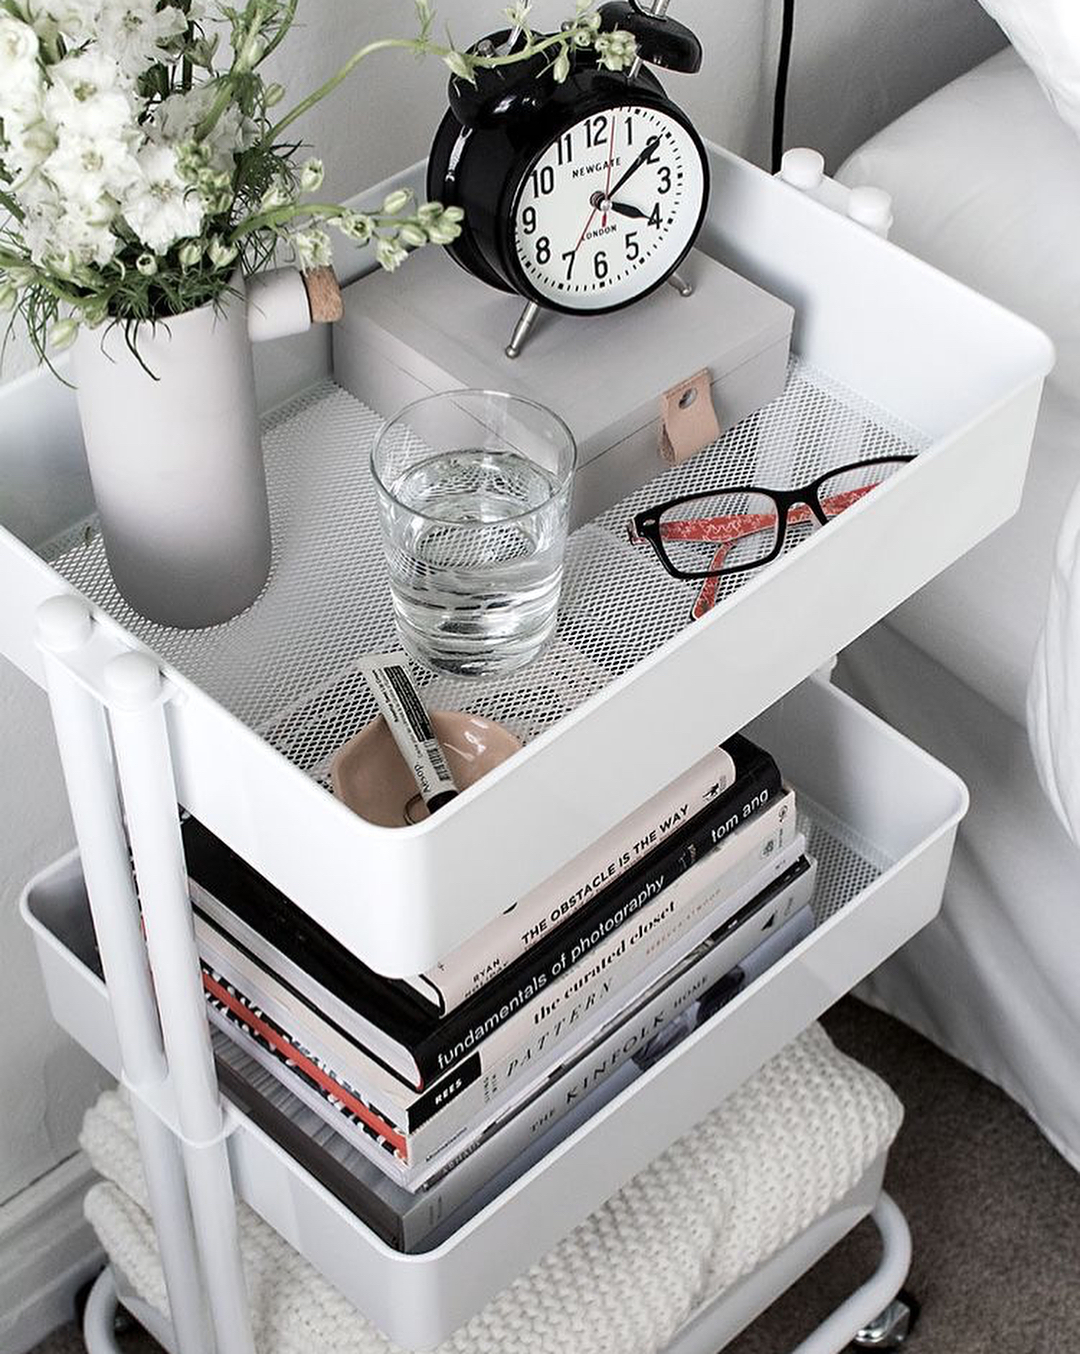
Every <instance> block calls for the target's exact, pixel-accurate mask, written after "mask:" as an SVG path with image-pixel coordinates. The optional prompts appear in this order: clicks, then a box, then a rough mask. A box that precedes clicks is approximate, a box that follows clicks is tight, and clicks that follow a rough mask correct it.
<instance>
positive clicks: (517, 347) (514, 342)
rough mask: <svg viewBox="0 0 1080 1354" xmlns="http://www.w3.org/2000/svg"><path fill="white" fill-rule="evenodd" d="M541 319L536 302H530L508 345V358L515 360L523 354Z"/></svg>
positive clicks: (522, 313)
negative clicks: (522, 351) (537, 322)
mask: <svg viewBox="0 0 1080 1354" xmlns="http://www.w3.org/2000/svg"><path fill="white" fill-rule="evenodd" d="M539 318H540V307H539V306H538V305H537V304H536V302H535V301H530V302H529V304H528V305H527V306H526V307H525V309H524V310H523V311H522V312H521V319H520V320H518V322H517V324H516V325H515V326H514V335H513V338H511V340H510V342H509V343H508V344H507V345H506V356H507V357H509V358H510V359H511V360H513V359H514V358H515V357H518V356H519V355H520V353H521V350H522V348H524V347H525V344H526V343H527V342H528V341H529V335H530V334H531V333H532V331H533V330H534V329H535V328H536V321H537V320H538V319H539Z"/></svg>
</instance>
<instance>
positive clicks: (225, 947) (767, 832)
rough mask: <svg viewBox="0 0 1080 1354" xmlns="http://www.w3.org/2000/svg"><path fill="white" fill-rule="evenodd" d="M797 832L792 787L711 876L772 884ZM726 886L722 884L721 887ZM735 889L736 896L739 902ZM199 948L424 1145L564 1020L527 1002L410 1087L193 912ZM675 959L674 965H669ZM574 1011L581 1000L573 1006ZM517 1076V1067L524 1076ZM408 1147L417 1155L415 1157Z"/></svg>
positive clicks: (722, 852)
mask: <svg viewBox="0 0 1080 1354" xmlns="http://www.w3.org/2000/svg"><path fill="white" fill-rule="evenodd" d="M794 839H796V804H794V795H792V793H790V792H788V793H786V795H785V796H784V798H782V799H780V800H777V802H775V803H774V804H773V806H771V807H769V808H766V810H765V811H763V812H761V814H758V815H757V816H754V818H752V819H751V821H750V822H747V823H744V825H743V827H740V829H739V830H738V831H736V833H734V834H732V835H731V837H728V838H727V839H724V841H723V842H721V844H720V845H719V846H717V848H716V849H715V850H713V852H712V853H711V856H709V857H708V872H709V876H711V877H721V879H723V887H724V888H727V890H728V891H729V892H731V894H732V895H735V894H739V892H740V891H742V892H744V891H746V886H747V884H748V883H750V881H751V880H752V881H755V886H757V887H758V888H765V887H767V884H769V883H770V880H771V879H774V877H777V876H778V875H781V873H782V872H784V869H786V868H788V865H789V864H792V862H793V860H794V858H796V857H797V852H793V845H792V844H793V842H794ZM702 868H705V862H702V864H701V865H700V867H696V872H694V875H693V881H694V884H696V886H697V884H698V883H700V881H701V879H702V875H701V873H700V871H701V869H702ZM717 892H719V890H717ZM736 902H738V899H735V898H734V896H732V906H735V903H736ZM195 929H196V938H198V942H199V952H200V955H202V956H203V959H204V961H206V963H207V964H208V965H210V967H211V968H212V969H215V971H217V972H218V974H221V975H222V976H223V978H225V979H226V980H227V982H229V983H230V984H233V987H234V988H235V990H238V991H241V992H242V994H246V998H245V999H246V1001H248V1003H249V1005H250V1002H256V1003H257V1006H258V1009H260V1010H261V1011H263V1013H265V1014H267V1016H268V1017H269V1018H271V1021H273V1022H275V1024H276V1026H277V1028H279V1029H283V1030H287V1032H288V1033H290V1034H291V1036H292V1037H294V1039H295V1040H298V1041H299V1043H300V1044H302V1045H303V1047H305V1048H306V1049H309V1051H310V1052H311V1056H313V1057H314V1059H315V1060H317V1062H318V1063H319V1064H321V1066H322V1067H325V1068H333V1071H334V1075H336V1076H338V1078H341V1079H342V1080H344V1082H345V1083H348V1086H349V1087H351V1089H352V1093H353V1095H355V1097H356V1098H357V1099H360V1101H363V1102H364V1104H365V1105H367V1108H368V1109H369V1110H371V1112H372V1113H374V1114H376V1116H378V1117H379V1120H380V1121H383V1122H386V1124H390V1125H391V1127H392V1128H394V1129H395V1131H397V1132H398V1133H399V1135H401V1136H402V1137H405V1139H409V1140H410V1144H411V1143H415V1145H417V1147H420V1145H421V1143H420V1140H418V1139H415V1137H414V1135H417V1133H421V1132H422V1140H425V1141H428V1143H430V1141H432V1140H434V1141H436V1144H437V1145H441V1144H443V1143H445V1141H448V1140H449V1139H451V1137H452V1136H453V1135H455V1133H459V1132H462V1131H464V1129H466V1128H468V1125H470V1124H471V1121H472V1120H474V1118H475V1117H476V1116H478V1114H482V1113H485V1112H486V1110H487V1108H489V1106H490V1105H491V1102H493V1101H494V1099H497V1098H498V1097H499V1094H501V1093H502V1091H505V1090H506V1087H508V1083H509V1082H510V1080H512V1079H513V1078H514V1075H516V1074H520V1072H522V1071H528V1072H529V1074H531V1075H539V1074H540V1072H541V1070H543V1067H544V1066H547V1063H549V1062H551V1059H552V1057H554V1056H555V1053H556V1052H558V1049H559V1043H560V1029H559V1026H556V1029H555V1030H554V1032H552V1030H551V1029H549V1028H548V1026H541V1028H540V1029H539V1030H537V1029H536V1026H535V1022H533V1020H532V1016H531V1014H529V1013H528V1010H526V1011H522V1013H520V1014H518V1017H516V1020H514V1022H512V1024H510V1026H506V1028H505V1029H503V1030H501V1032H499V1034H498V1036H497V1039H495V1040H493V1041H491V1043H490V1044H486V1045H482V1048H480V1049H478V1051H475V1052H474V1053H471V1055H470V1056H468V1057H467V1059H466V1060H464V1063H460V1064H459V1066H457V1067H456V1068H455V1070H453V1071H452V1072H449V1074H448V1075H447V1076H444V1078H441V1079H440V1080H437V1082H434V1083H433V1085H432V1086H430V1087H428V1089H426V1090H425V1091H422V1093H415V1091H410V1090H409V1089H407V1087H405V1086H403V1085H401V1083H399V1082H397V1080H395V1079H394V1078H392V1076H390V1075H388V1074H386V1072H384V1070H383V1068H382V1067H380V1066H379V1064H378V1063H375V1062H374V1060H372V1059H371V1057H369V1056H368V1055H367V1052H365V1051H364V1049H363V1048H361V1047H357V1044H356V1043H353V1041H352V1040H351V1039H349V1037H348V1036H346V1034H344V1033H342V1032H341V1030H340V1029H337V1028H334V1026H333V1025H332V1024H329V1022H328V1021H326V1020H325V1018H323V1017H322V1014H321V1013H318V1011H314V1010H313V1009H311V1007H310V1006H309V1005H306V1003H305V1002H303V1001H300V999H298V998H296V997H295V994H292V992H291V991H290V990H288V988H286V987H283V986H282V984H280V983H279V980H277V978H276V976H275V975H273V974H269V972H267V971H265V969H263V968H261V967H258V965H257V964H256V963H254V961H253V960H252V959H250V956H246V955H244V953H242V952H240V951H237V949H235V946H234V945H233V944H231V941H230V938H229V937H226V936H223V934H222V933H221V932H218V930H217V929H215V927H214V925H212V923H211V922H208V921H206V919H204V918H202V917H199V915H198V914H196V918H195ZM667 967H670V965H667ZM570 1017H574V1009H571V1011H570ZM598 1018H600V1013H597V1016H595V1017H593V1016H590V1014H589V1013H583V1014H581V1017H579V1018H578V1017H574V1018H568V1020H567V1021H566V1024H564V1026H563V1030H564V1033H566V1034H574V1036H575V1037H577V1036H578V1034H579V1033H581V1032H582V1029H583V1028H585V1024H586V1022H587V1024H589V1025H595V1024H597V1021H598ZM517 1079H518V1080H520V1075H518V1076H517ZM411 1155H413V1154H411V1151H410V1158H411Z"/></svg>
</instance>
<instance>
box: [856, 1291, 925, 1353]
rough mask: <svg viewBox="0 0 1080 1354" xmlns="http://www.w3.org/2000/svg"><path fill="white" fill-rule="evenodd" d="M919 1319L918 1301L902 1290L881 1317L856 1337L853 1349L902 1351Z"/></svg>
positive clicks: (865, 1327)
mask: <svg viewBox="0 0 1080 1354" xmlns="http://www.w3.org/2000/svg"><path fill="white" fill-rule="evenodd" d="M918 1319H919V1303H918V1300H917V1299H916V1298H915V1297H914V1296H913V1295H912V1294H911V1293H909V1292H908V1291H907V1289H906V1288H902V1289H901V1290H900V1292H899V1293H898V1294H897V1295H896V1297H895V1298H894V1299H893V1301H892V1302H890V1303H889V1305H888V1307H886V1308H885V1310H884V1311H883V1312H882V1313H881V1315H880V1316H879V1317H877V1318H876V1319H875V1320H873V1321H871V1322H870V1324H869V1325H868V1326H864V1327H863V1328H862V1330H861V1331H859V1333H858V1335H856V1337H855V1339H854V1341H853V1343H852V1345H851V1348H852V1349H901V1348H902V1347H903V1346H904V1345H906V1344H907V1342H908V1340H909V1339H910V1337H911V1334H912V1332H913V1331H914V1329H915V1323H916V1322H917V1321H918Z"/></svg>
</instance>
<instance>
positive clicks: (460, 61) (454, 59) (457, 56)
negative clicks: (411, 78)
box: [395, 52, 476, 267]
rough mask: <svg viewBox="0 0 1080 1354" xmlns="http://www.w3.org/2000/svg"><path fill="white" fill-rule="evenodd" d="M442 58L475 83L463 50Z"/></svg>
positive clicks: (459, 77)
mask: <svg viewBox="0 0 1080 1354" xmlns="http://www.w3.org/2000/svg"><path fill="white" fill-rule="evenodd" d="M443 60H444V61H445V62H446V64H447V66H449V67H450V71H451V73H452V74H454V75H456V76H457V77H458V79H459V80H468V82H469V84H470V85H475V84H476V75H475V74H474V72H473V67H472V62H471V61H470V60H469V58H468V57H467V56H466V55H465V53H464V52H448V53H447V54H446V56H444V57H443ZM395 267H396V265H395Z"/></svg>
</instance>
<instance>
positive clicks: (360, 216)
mask: <svg viewBox="0 0 1080 1354" xmlns="http://www.w3.org/2000/svg"><path fill="white" fill-rule="evenodd" d="M335 225H336V226H337V228H338V230H340V231H341V233H342V235H347V236H348V237H349V239H350V240H355V241H356V242H357V244H368V243H369V242H370V241H371V239H372V237H373V236H374V234H375V226H376V222H375V218H374V217H373V216H368V215H367V214H366V213H365V212H350V211H343V212H342V213H341V215H340V216H339V217H338V218H337V221H336V222H335Z"/></svg>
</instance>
